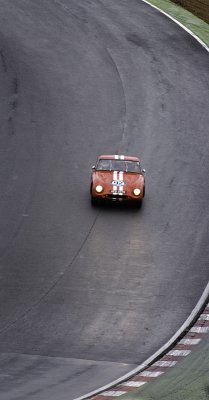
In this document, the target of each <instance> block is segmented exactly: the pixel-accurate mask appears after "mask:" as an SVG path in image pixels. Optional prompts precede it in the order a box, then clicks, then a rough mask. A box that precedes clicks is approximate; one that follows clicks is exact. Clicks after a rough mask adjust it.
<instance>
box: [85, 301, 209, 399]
mask: <svg viewBox="0 0 209 400" xmlns="http://www.w3.org/2000/svg"><path fill="white" fill-rule="evenodd" d="M207 333H209V303H208V304H207V305H206V307H205V309H204V311H203V312H202V314H201V315H200V316H199V318H198V319H197V321H196V322H195V324H194V325H193V326H192V327H191V328H190V329H189V330H187V331H186V332H185V336H183V337H182V338H181V339H180V341H179V342H178V343H177V344H176V345H175V346H174V347H173V348H172V349H171V350H169V351H168V353H166V354H164V355H163V356H162V357H161V358H160V359H159V360H157V361H155V362H154V363H153V364H152V365H150V366H149V367H148V368H146V369H145V370H144V371H142V372H140V373H139V374H136V375H135V376H133V377H131V378H130V379H128V380H126V381H124V382H122V383H120V384H119V385H117V386H115V387H114V388H111V389H110V390H107V391H104V392H102V393H100V394H99V395H96V396H93V397H89V400H110V399H111V398H115V397H120V396H123V395H125V394H128V393H130V392H132V391H133V390H136V389H137V388H139V387H141V386H143V385H145V384H146V383H148V382H151V381H153V380H154V379H156V378H158V376H161V375H162V374H164V373H165V372H166V371H167V370H169V369H170V368H173V367H174V366H175V365H176V364H177V363H178V362H179V361H181V360H182V359H183V358H184V357H186V356H188V355H189V354H190V353H191V351H192V350H193V348H194V346H196V345H197V344H199V343H200V341H201V340H202V338H203V337H204V336H205V335H206V334H207Z"/></svg>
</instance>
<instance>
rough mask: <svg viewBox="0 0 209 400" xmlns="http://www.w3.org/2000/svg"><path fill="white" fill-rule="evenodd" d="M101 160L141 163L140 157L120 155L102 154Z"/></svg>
mask: <svg viewBox="0 0 209 400" xmlns="http://www.w3.org/2000/svg"><path fill="white" fill-rule="evenodd" d="M99 159H103V160H121V161H140V160H139V158H138V157H133V156H124V155H119V154H114V155H113V154H102V155H100V156H99V157H98V160H99Z"/></svg>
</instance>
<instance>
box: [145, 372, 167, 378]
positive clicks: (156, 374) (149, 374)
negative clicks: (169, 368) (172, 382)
mask: <svg viewBox="0 0 209 400" xmlns="http://www.w3.org/2000/svg"><path fill="white" fill-rule="evenodd" d="M162 374H164V372H163V371H143V372H141V373H140V374H139V376H148V377H149V378H156V377H157V376H160V375H162Z"/></svg>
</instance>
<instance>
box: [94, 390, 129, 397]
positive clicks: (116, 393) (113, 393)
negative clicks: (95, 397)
mask: <svg viewBox="0 0 209 400" xmlns="http://www.w3.org/2000/svg"><path fill="white" fill-rule="evenodd" d="M123 394H126V392H124V391H123V390H117V391H116V390H108V392H103V393H100V396H115V397H118V396H122V395H123Z"/></svg>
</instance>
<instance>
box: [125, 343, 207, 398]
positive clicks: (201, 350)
mask: <svg viewBox="0 0 209 400" xmlns="http://www.w3.org/2000/svg"><path fill="white" fill-rule="evenodd" d="M122 399H123V400H208V399H209V337H208V335H207V336H206V337H205V338H204V339H203V340H202V342H201V343H200V344H199V345H197V346H195V348H194V350H193V351H192V353H191V354H190V355H189V356H187V357H186V358H185V359H184V360H183V361H180V362H179V363H178V364H177V365H176V366H175V367H174V368H171V369H170V370H169V371H168V372H166V373H165V375H162V376H161V377H159V378H156V380H154V381H153V382H151V383H148V384H146V385H144V386H142V387H141V388H140V389H138V390H137V391H134V392H132V393H130V394H128V395H124V396H122V397H121V400H122Z"/></svg>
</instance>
